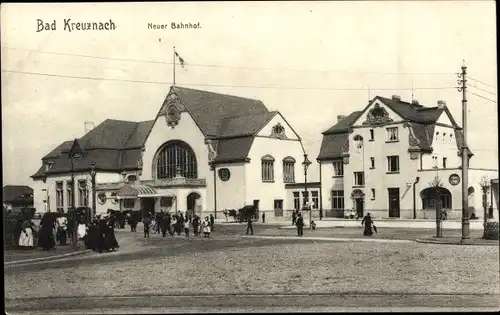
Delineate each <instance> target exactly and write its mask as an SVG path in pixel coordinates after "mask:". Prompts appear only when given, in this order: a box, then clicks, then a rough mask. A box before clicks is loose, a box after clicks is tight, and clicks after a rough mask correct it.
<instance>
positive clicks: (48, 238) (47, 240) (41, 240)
mask: <svg viewBox="0 0 500 315" xmlns="http://www.w3.org/2000/svg"><path fill="white" fill-rule="evenodd" d="M54 227H55V222H54V217H53V216H52V215H51V213H49V212H47V213H45V214H44V216H43V217H42V221H41V222H40V232H39V234H38V235H39V237H38V246H40V247H42V249H44V250H50V249H55V245H56V242H55V239H54Z"/></svg>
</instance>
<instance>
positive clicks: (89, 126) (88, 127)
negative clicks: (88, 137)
mask: <svg viewBox="0 0 500 315" xmlns="http://www.w3.org/2000/svg"><path fill="white" fill-rule="evenodd" d="M84 128H85V134H87V133H88V132H89V131H90V130H92V129H94V122H93V121H86V122H85V124H84Z"/></svg>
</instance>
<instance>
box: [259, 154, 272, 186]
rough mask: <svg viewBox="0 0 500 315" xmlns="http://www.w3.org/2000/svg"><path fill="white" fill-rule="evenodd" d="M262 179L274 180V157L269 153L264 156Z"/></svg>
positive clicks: (266, 180)
mask: <svg viewBox="0 0 500 315" xmlns="http://www.w3.org/2000/svg"><path fill="white" fill-rule="evenodd" d="M262 181H263V182H274V158H273V157H272V156H271V155H269V154H267V155H265V156H263V157H262Z"/></svg>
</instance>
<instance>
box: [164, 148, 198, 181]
mask: <svg viewBox="0 0 500 315" xmlns="http://www.w3.org/2000/svg"><path fill="white" fill-rule="evenodd" d="M178 175H180V176H183V177H186V178H198V167H197V165H196V156H195V154H194V151H193V149H191V147H190V146H189V145H188V144H187V143H185V142H183V141H169V142H167V143H166V145H165V146H163V147H162V148H161V149H160V151H159V152H158V157H157V158H156V178H157V179H164V178H174V177H176V176H178Z"/></svg>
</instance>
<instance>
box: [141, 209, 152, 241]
mask: <svg viewBox="0 0 500 315" xmlns="http://www.w3.org/2000/svg"><path fill="white" fill-rule="evenodd" d="M142 224H143V225H144V238H149V228H150V226H151V215H150V214H149V213H148V214H146V217H145V218H144V219H142Z"/></svg>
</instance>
